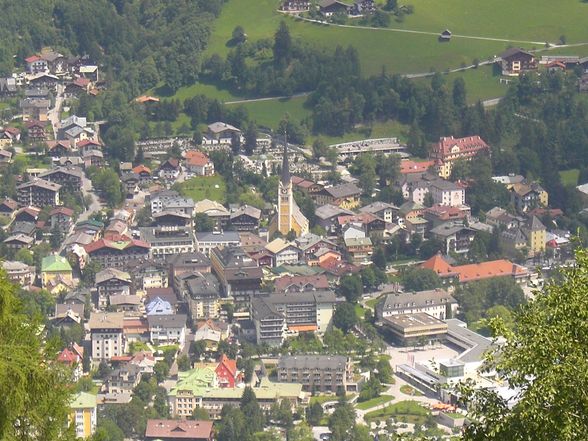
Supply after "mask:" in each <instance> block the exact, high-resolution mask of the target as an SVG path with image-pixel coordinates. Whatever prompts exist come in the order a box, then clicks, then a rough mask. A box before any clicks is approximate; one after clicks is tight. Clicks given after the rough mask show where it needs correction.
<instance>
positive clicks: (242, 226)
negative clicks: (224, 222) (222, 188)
mask: <svg viewBox="0 0 588 441" xmlns="http://www.w3.org/2000/svg"><path fill="white" fill-rule="evenodd" d="M260 219H261V210H260V209H258V208H255V207H251V206H249V205H243V206H241V207H239V208H237V209H236V210H233V211H231V216H230V223H231V226H232V227H233V228H234V229H235V230H237V231H253V230H257V228H258V227H259V220H260Z"/></svg>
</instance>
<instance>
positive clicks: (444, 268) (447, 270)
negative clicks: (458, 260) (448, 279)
mask: <svg viewBox="0 0 588 441" xmlns="http://www.w3.org/2000/svg"><path fill="white" fill-rule="evenodd" d="M421 268H426V269H430V270H433V271H435V273H437V274H438V275H439V276H448V275H455V272H454V271H453V268H452V267H451V265H449V263H447V261H446V260H445V259H443V256H441V254H440V253H437V254H435V255H434V256H432V257H430V258H429V259H428V260H426V261H425V262H424V263H422V264H421Z"/></svg>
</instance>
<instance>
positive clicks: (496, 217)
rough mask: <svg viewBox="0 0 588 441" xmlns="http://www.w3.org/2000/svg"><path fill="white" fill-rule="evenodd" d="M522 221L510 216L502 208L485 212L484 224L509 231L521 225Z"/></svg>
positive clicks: (520, 218)
mask: <svg viewBox="0 0 588 441" xmlns="http://www.w3.org/2000/svg"><path fill="white" fill-rule="evenodd" d="M523 221H524V219H523V218H522V217H520V216H515V215H513V214H510V213H509V212H508V211H506V210H505V209H504V208H500V207H494V208H492V209H491V210H488V211H487V212H486V222H487V223H488V224H489V225H492V226H494V227H498V228H501V229H505V230H511V229H513V228H516V227H518V226H519V225H520V224H522V223H523Z"/></svg>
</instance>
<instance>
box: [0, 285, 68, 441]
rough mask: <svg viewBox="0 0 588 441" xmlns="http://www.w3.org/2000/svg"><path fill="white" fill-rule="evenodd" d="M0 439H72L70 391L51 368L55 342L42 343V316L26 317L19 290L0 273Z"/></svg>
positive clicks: (59, 368)
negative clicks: (19, 300) (20, 301)
mask: <svg viewBox="0 0 588 441" xmlns="http://www.w3.org/2000/svg"><path fill="white" fill-rule="evenodd" d="M0 329H1V330H2V332H0V415H1V416H0V439H6V440H27V441H37V440H39V441H40V440H57V441H61V440H73V439H75V434H74V432H73V428H70V429H67V428H66V426H65V424H64V423H65V421H67V418H68V415H69V412H70V409H69V401H70V399H71V395H70V394H71V387H69V386H68V385H67V383H66V379H67V378H68V376H67V373H66V371H64V367H63V366H61V365H60V364H59V363H53V360H55V357H56V355H57V349H58V348H57V346H56V345H55V342H52V341H49V342H46V343H45V342H43V341H42V335H41V334H40V333H39V332H38V330H39V329H41V322H40V321H39V318H38V317H30V316H26V315H25V314H24V313H23V312H22V309H21V306H20V305H19V302H18V300H17V298H16V286H15V285H13V284H12V283H10V282H9V281H8V279H7V278H6V276H5V275H4V273H2V274H0Z"/></svg>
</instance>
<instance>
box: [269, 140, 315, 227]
mask: <svg viewBox="0 0 588 441" xmlns="http://www.w3.org/2000/svg"><path fill="white" fill-rule="evenodd" d="M277 231H279V232H280V233H281V234H282V235H283V236H286V235H287V234H288V233H289V232H290V231H294V233H295V234H296V237H298V236H302V235H303V234H306V233H308V231H309V224H308V219H306V217H305V216H304V215H303V214H302V212H301V211H300V208H299V207H298V205H297V204H296V201H295V200H294V194H293V192H292V177H291V176H290V168H289V164H288V144H287V143H286V144H285V145H284V157H283V159H282V177H281V179H280V184H279V186H278V214H277V216H276V217H274V219H272V222H271V225H270V231H269V233H270V235H273V234H274V233H275V232H277Z"/></svg>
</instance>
